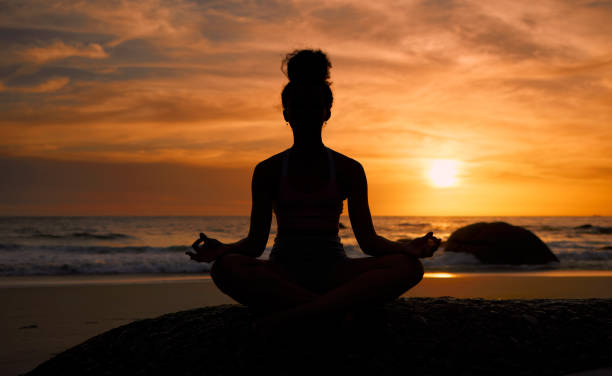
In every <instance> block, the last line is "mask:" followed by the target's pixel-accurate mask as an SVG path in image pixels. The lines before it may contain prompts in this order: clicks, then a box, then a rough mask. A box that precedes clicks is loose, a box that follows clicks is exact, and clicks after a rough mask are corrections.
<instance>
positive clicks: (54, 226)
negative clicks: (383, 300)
mask: <svg viewBox="0 0 612 376" xmlns="http://www.w3.org/2000/svg"><path fill="white" fill-rule="evenodd" d="M249 221H250V218H249V217H248V216H235V217H226V216H206V217H197V216H184V217H181V216H168V217H126V216H100V217H94V216H89V217H0V276H33V275H75V274H76V275H100V274H150V273H172V274H176V273H179V274H180V273H185V274H193V273H202V272H207V271H209V270H210V267H211V265H212V264H206V263H197V262H195V261H192V260H190V259H189V257H188V256H187V255H185V252H186V251H188V250H190V249H191V248H190V245H191V244H192V243H193V242H194V241H195V240H196V239H197V238H198V237H199V233H200V232H204V233H205V234H206V235H207V236H208V237H211V238H216V239H219V240H220V241H222V242H235V241H237V240H240V239H242V238H243V237H246V235H247V233H248V229H249ZM496 221H503V222H507V223H510V224H513V225H517V226H523V227H525V228H527V229H529V230H531V231H532V232H534V233H535V234H536V235H537V236H538V237H540V239H542V241H544V242H545V243H546V244H547V245H548V247H549V248H550V249H551V250H552V252H553V253H554V254H555V255H556V256H557V257H558V258H559V260H560V262H559V263H550V264H545V265H529V266H527V265H520V266H510V265H484V264H481V263H480V262H479V261H478V260H477V259H476V258H474V257H473V256H471V255H468V254H460V253H451V252H444V248H443V247H441V248H440V250H439V251H438V252H436V254H435V255H434V257H432V258H427V259H423V263H424V265H425V268H426V271H427V272H468V273H469V272H499V271H503V272H524V271H533V270H536V271H537V270H561V271H563V270H592V271H595V270H599V271H601V270H608V271H609V270H612V261H611V260H612V217H601V216H592V217H411V216H395V217H390V216H375V217H373V222H374V227H375V229H376V232H377V233H378V234H379V235H381V236H384V237H386V238H388V239H391V240H397V239H400V238H414V237H418V236H423V235H425V234H426V233H427V232H428V231H433V232H434V234H435V236H437V237H440V238H442V240H446V239H447V238H448V237H449V236H450V234H451V233H452V232H453V231H454V230H456V229H458V228H460V227H462V226H466V225H468V224H471V223H475V222H496ZM341 223H342V224H343V225H344V226H345V227H346V228H344V229H341V230H340V237H341V240H342V243H343V245H344V248H345V250H346V253H347V255H348V256H349V257H352V258H359V257H369V256H368V255H366V254H364V253H363V252H362V251H361V249H360V248H359V246H358V244H357V241H356V240H355V237H354V235H353V231H352V230H351V227H350V221H349V219H348V217H344V216H343V217H341ZM275 235H276V222H275V220H274V219H273V221H272V226H271V229H270V237H269V239H268V244H267V247H266V250H265V252H264V253H263V255H262V256H260V258H262V259H267V258H268V256H269V254H270V250H271V247H272V245H273V242H274V236H275Z"/></svg>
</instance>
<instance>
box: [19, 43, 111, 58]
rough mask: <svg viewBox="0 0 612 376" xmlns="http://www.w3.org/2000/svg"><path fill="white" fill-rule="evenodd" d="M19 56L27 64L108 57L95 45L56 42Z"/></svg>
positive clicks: (32, 49)
mask: <svg viewBox="0 0 612 376" xmlns="http://www.w3.org/2000/svg"><path fill="white" fill-rule="evenodd" d="M21 56H22V57H23V59H24V60H25V61H27V62H33V63H36V64H42V63H46V62H48V61H53V60H59V59H65V58H67V57H71V56H80V57H86V58H90V59H104V58H107V57H108V54H107V53H106V52H104V49H103V48H102V46H100V45H99V44H97V43H89V44H86V45H85V44H81V45H78V44H77V45H67V44H65V43H64V42H62V41H59V40H58V41H55V42H53V43H52V44H50V45H47V46H42V47H29V48H26V49H24V50H23V51H22V52H21Z"/></svg>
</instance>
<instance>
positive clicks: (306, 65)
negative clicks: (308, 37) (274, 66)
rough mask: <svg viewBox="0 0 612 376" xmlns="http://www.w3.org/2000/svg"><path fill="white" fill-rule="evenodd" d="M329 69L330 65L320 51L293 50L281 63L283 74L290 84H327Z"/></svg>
mask: <svg viewBox="0 0 612 376" xmlns="http://www.w3.org/2000/svg"><path fill="white" fill-rule="evenodd" d="M329 68H331V63H330V61H329V59H328V58H327V55H325V53H324V52H323V51H321V50H295V51H293V52H292V53H290V54H287V56H286V57H285V60H284V61H283V72H284V73H285V74H286V75H287V77H288V78H289V81H291V82H325V83H328V82H327V80H328V79H329ZM328 84H329V83H328Z"/></svg>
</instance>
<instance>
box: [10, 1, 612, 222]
mask: <svg viewBox="0 0 612 376" xmlns="http://www.w3.org/2000/svg"><path fill="white" fill-rule="evenodd" d="M2 8H3V9H2V12H0V29H1V31H0V47H1V48H2V51H3V53H2V55H1V56H0V173H1V175H2V177H3V179H0V215H26V214H27V215H38V214H42V215H53V214H57V215H62V214H68V215H96V214H100V215H102V214H116V215H155V214H163V215H180V214H189V215H217V214H244V215H246V214H249V213H250V192H249V189H250V178H251V174H252V169H253V167H254V166H255V164H256V163H257V162H259V161H260V160H263V159H265V158H267V157H269V156H270V155H272V154H275V153H278V152H280V151H282V150H284V149H286V148H288V147H290V146H291V143H292V136H291V132H290V129H289V128H288V127H287V126H286V125H285V124H284V121H283V118H282V114H281V108H280V91H281V89H282V87H283V85H284V84H285V83H286V78H285V77H284V76H283V74H282V72H281V70H280V63H281V60H282V58H283V56H284V54H286V53H287V52H290V51H291V50H293V49H295V48H304V47H312V48H321V49H323V50H324V51H325V52H327V53H328V55H329V57H330V59H331V61H332V65H333V68H332V70H331V79H332V81H333V85H332V90H333V91H334V95H335V103H334V107H333V109H332V118H331V119H330V121H329V122H328V124H327V126H326V127H325V128H324V131H323V132H324V133H323V140H324V143H325V144H326V145H327V146H329V147H331V148H332V149H334V150H337V151H339V152H341V153H344V154H346V155H348V156H350V157H352V158H354V159H357V160H358V161H360V162H361V163H362V164H363V166H364V168H365V170H366V174H367V177H368V184H369V196H370V206H371V211H372V213H373V214H375V215H592V214H599V215H612V198H611V196H612V195H611V193H612V188H610V187H612V22H610V20H612V3H611V2H609V1H537V2H534V1H529V2H527V1H525V2H522V1H486V2H484V1H444V0H439V1H406V2H393V1H386V0H382V1H375V2H372V1H362V2H347V1H325V2H313V1H279V2H275V1H261V2H257V3H255V2H241V1H231V2H230V1H206V2H204V1H202V2H197V1H148V2H144V5H143V2H136V1H134V2H130V1H124V2H120V3H119V4H113V5H110V3H109V2H106V1H97V2H95V1H91V2H54V1H42V0H41V1H20V2H12V3H9V4H5V5H2ZM435 159H452V160H456V161H458V162H459V166H460V167H459V169H458V172H457V184H456V185H454V186H451V187H446V188H437V187H434V186H432V184H431V182H430V181H429V180H428V178H427V166H429V165H430V163H431V161H432V160H435ZM345 207H346V206H345ZM344 214H346V212H345V213H344Z"/></svg>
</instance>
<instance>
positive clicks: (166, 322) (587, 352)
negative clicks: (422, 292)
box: [29, 297, 612, 375]
mask: <svg viewBox="0 0 612 376" xmlns="http://www.w3.org/2000/svg"><path fill="white" fill-rule="evenodd" d="M610 312H612V299H533V300H485V299H455V298H446V297H443V298H408V299H405V298H401V299H398V300H396V301H395V302H392V303H389V304H386V305H384V306H382V307H380V308H378V309H374V310H372V311H371V312H362V313H361V315H360V316H359V317H357V319H356V321H355V322H354V323H353V324H352V326H350V327H348V328H344V327H340V326H337V325H336V326H334V325H323V324H317V325H314V326H304V325H302V326H299V327H296V328H294V329H293V330H290V331H286V332H284V333H283V335H279V336H277V337H275V339H274V340H273V341H272V342H262V341H261V339H260V338H259V337H257V336H255V335H254V333H253V332H252V331H251V330H250V322H251V320H252V318H253V316H252V313H251V312H250V311H249V310H248V309H247V308H246V307H244V306H241V305H234V304H225V305H220V306H212V307H205V308H198V309H192V310H187V311H181V312H176V313H171V314H167V315H163V316H160V317H157V318H153V319H145V320H138V321H135V322H132V323H130V324H127V325H123V326H120V327H117V328H115V329H112V330H110V331H108V332H105V333H103V334H101V335H98V336H96V337H93V338H91V339H89V340H88V341H86V342H84V343H82V344H81V345H78V346H76V347H73V348H71V349H69V350H67V351H65V352H63V353H61V354H59V355H57V356H55V357H54V358H52V359H50V360H49V361H47V362H45V363H43V364H41V365H40V366H38V367H37V368H35V369H34V370H33V371H32V372H31V373H29V375H60V374H61V375H77V374H78V375H84V374H87V375H103V374H107V375H110V374H131V375H144V374H153V373H157V374H169V375H192V374H193V375H195V374H199V375H227V374H245V373H247V374H259V373H261V374H267V375H295V374H304V375H306V374H313V373H317V374H339V375H340V374H342V375H344V374H349V375H355V374H358V375H361V374H363V375H365V374H368V375H371V374H375V375H380V374H383V375H399V374H410V375H442V374H444V375H500V374H501V375H564V374H568V373H571V372H576V371H581V370H588V369H597V368H607V367H610V366H612V357H611V356H610V354H611V350H612V347H611V339H612V323H611V315H610Z"/></svg>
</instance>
